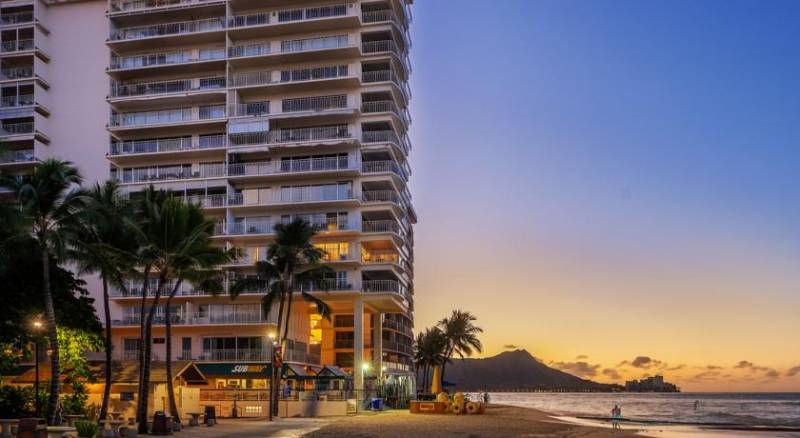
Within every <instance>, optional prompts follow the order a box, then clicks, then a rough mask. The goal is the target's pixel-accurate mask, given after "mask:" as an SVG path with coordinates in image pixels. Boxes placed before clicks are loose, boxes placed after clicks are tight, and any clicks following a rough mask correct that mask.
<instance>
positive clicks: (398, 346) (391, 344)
mask: <svg viewBox="0 0 800 438" xmlns="http://www.w3.org/2000/svg"><path fill="white" fill-rule="evenodd" d="M382 346H383V349H384V350H392V351H398V352H400V353H405V354H409V355H410V354H413V351H414V350H413V349H412V348H411V346H410V345H407V344H403V343H400V342H396V341H387V340H386V339H384V340H383V344H382Z"/></svg>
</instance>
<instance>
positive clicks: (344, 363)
mask: <svg viewBox="0 0 800 438" xmlns="http://www.w3.org/2000/svg"><path fill="white" fill-rule="evenodd" d="M336 365H338V366H340V367H342V368H352V367H353V353H336Z"/></svg>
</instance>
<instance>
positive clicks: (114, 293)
mask: <svg viewBox="0 0 800 438" xmlns="http://www.w3.org/2000/svg"><path fill="white" fill-rule="evenodd" d="M233 281H235V280H231V281H226V282H225V283H224V290H225V291H227V290H229V288H230V286H231V285H232V284H233ZM157 286H158V281H157V280H156V279H151V280H150V281H149V285H148V287H147V296H148V297H154V296H155V294H156V288H157ZM174 288H175V282H174V281H169V282H167V283H165V284H164V286H163V291H162V295H161V296H162V297H164V296H166V295H169V293H171V292H172V290H173V289H174ZM143 292H144V288H143V287H142V282H141V281H139V280H126V281H125V287H124V288H120V287H112V288H111V289H110V290H109V296H111V297H112V298H141V297H142V293H143ZM264 292H265V291H264V290H256V289H247V290H244V291H241V292H239V294H240V295H243V294H262V293H264ZM211 295H213V294H211V293H210V292H208V291H205V290H200V289H198V288H196V287H195V286H194V285H192V284H190V283H187V282H184V283H182V284H181V286H180V287H179V288H178V291H177V292H176V293H175V296H176V297H196V296H211ZM219 295H220V296H223V297H224V296H225V295H226V292H221V293H220V294H219Z"/></svg>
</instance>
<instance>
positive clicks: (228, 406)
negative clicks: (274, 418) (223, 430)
mask: <svg viewBox="0 0 800 438" xmlns="http://www.w3.org/2000/svg"><path fill="white" fill-rule="evenodd" d="M195 365H196V366H197V369H198V370H199V371H200V372H201V373H202V374H203V377H204V379H205V381H206V384H205V385H204V386H200V404H201V405H203V406H214V407H215V409H216V411H217V415H218V416H220V417H233V416H234V407H235V408H236V414H237V416H239V417H261V416H265V415H268V414H269V410H268V409H269V407H268V406H269V378H270V372H271V369H272V367H271V366H270V365H269V364H264V363H199V362H196V363H195ZM192 386H194V385H192Z"/></svg>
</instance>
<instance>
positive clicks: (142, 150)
mask: <svg viewBox="0 0 800 438" xmlns="http://www.w3.org/2000/svg"><path fill="white" fill-rule="evenodd" d="M226 145H227V137H226V136H225V135H210V136H203V137H200V138H198V139H197V140H194V139H192V138H189V137H182V138H162V139H157V140H130V141H117V142H113V143H111V147H110V148H109V155H133V154H155V153H163V152H180V151H191V150H198V149H214V148H224V147H225V146H226Z"/></svg>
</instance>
